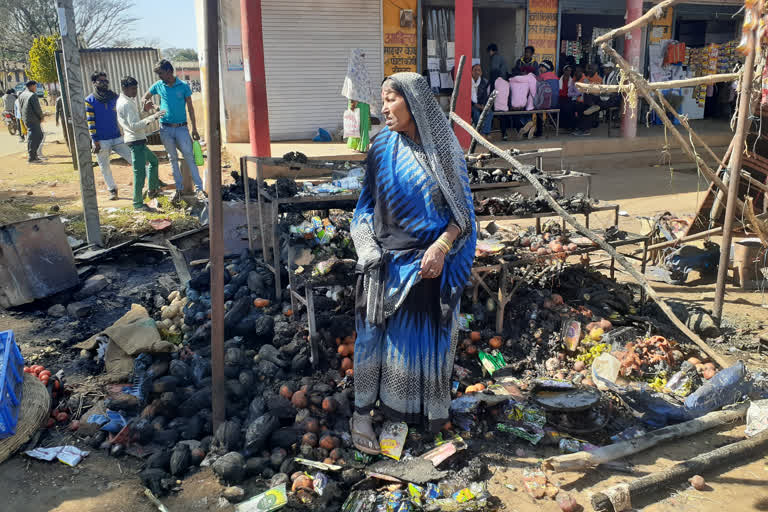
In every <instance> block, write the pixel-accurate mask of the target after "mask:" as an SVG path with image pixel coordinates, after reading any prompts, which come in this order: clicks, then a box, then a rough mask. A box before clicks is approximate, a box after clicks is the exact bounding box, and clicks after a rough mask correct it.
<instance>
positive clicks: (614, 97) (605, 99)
mask: <svg viewBox="0 0 768 512" xmlns="http://www.w3.org/2000/svg"><path fill="white" fill-rule="evenodd" d="M603 74H604V75H605V84H606V85H619V70H618V69H616V67H615V66H614V65H613V62H610V61H609V62H606V63H605V64H603ZM619 103H621V94H619V93H612V94H601V95H600V106H601V107H602V108H610V107H618V106H619Z"/></svg>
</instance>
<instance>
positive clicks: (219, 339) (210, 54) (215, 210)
mask: <svg viewBox="0 0 768 512" xmlns="http://www.w3.org/2000/svg"><path fill="white" fill-rule="evenodd" d="M203 26H204V27H205V47H204V49H203V57H204V62H205V65H206V67H207V70H208V72H207V73H206V74H205V82H204V84H203V92H204V94H205V104H206V105H207V107H208V115H207V116H206V118H205V121H206V124H205V136H206V138H207V139H208V180H209V181H208V207H209V210H210V214H209V221H208V229H209V238H210V247H211V255H210V260H211V263H210V264H211V380H212V382H211V404H212V406H213V430H214V431H216V428H217V427H218V425H219V424H220V423H222V422H223V421H224V420H225V419H226V410H227V409H226V407H227V404H226V393H225V377H224V228H223V222H222V221H223V209H222V204H221V132H220V131H219V119H220V117H219V116H220V112H219V2H218V0H205V4H204V12H203Z"/></svg>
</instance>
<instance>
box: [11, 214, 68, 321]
mask: <svg viewBox="0 0 768 512" xmlns="http://www.w3.org/2000/svg"><path fill="white" fill-rule="evenodd" d="M79 282H80V280H79V278H78V275H77V268H75V260H74V257H73V256H72V249H71V248H70V246H69V242H68V241H67V235H66V233H65V232H64V225H63V224H62V223H61V220H59V217H58V215H51V216H48V217H40V218H37V219H30V220H24V221H21V222H14V223H11V224H6V225H4V226H0V306H2V307H4V308H8V307H12V306H19V305H21V304H27V303H29V302H32V301H34V300H36V299H42V298H43V297H48V296H50V295H53V294H55V293H58V292H60V291H63V290H66V289H67V288H71V287H73V286H76V285H77V284H78V283H79Z"/></svg>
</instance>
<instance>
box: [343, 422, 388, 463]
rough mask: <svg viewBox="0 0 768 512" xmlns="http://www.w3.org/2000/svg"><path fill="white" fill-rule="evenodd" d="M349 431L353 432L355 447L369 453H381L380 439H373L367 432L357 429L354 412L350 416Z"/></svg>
mask: <svg viewBox="0 0 768 512" xmlns="http://www.w3.org/2000/svg"><path fill="white" fill-rule="evenodd" d="M349 432H350V434H352V444H354V445H355V448H357V449H358V450H360V451H361V452H363V453H367V454H368V455H379V454H380V453H381V449H380V448H379V442H378V440H376V439H371V438H370V437H367V436H366V435H365V434H363V433H361V432H358V431H357V430H355V416H354V414H353V415H352V417H351V418H349Z"/></svg>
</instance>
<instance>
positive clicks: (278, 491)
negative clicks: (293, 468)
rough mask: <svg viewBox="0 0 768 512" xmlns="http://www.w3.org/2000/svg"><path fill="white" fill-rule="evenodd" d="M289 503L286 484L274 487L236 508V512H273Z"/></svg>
mask: <svg viewBox="0 0 768 512" xmlns="http://www.w3.org/2000/svg"><path fill="white" fill-rule="evenodd" d="M287 503H288V495H287V494H286V492H285V484H282V485H278V486H277V487H273V488H271V489H269V490H267V491H264V492H263V493H261V494H259V495H257V496H254V497H253V498H251V499H249V500H248V501H245V502H243V503H240V504H239V505H237V506H236V507H235V511H236V512H272V511H273V510H277V509H279V508H282V507H284V506H285V505H286V504H287Z"/></svg>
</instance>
